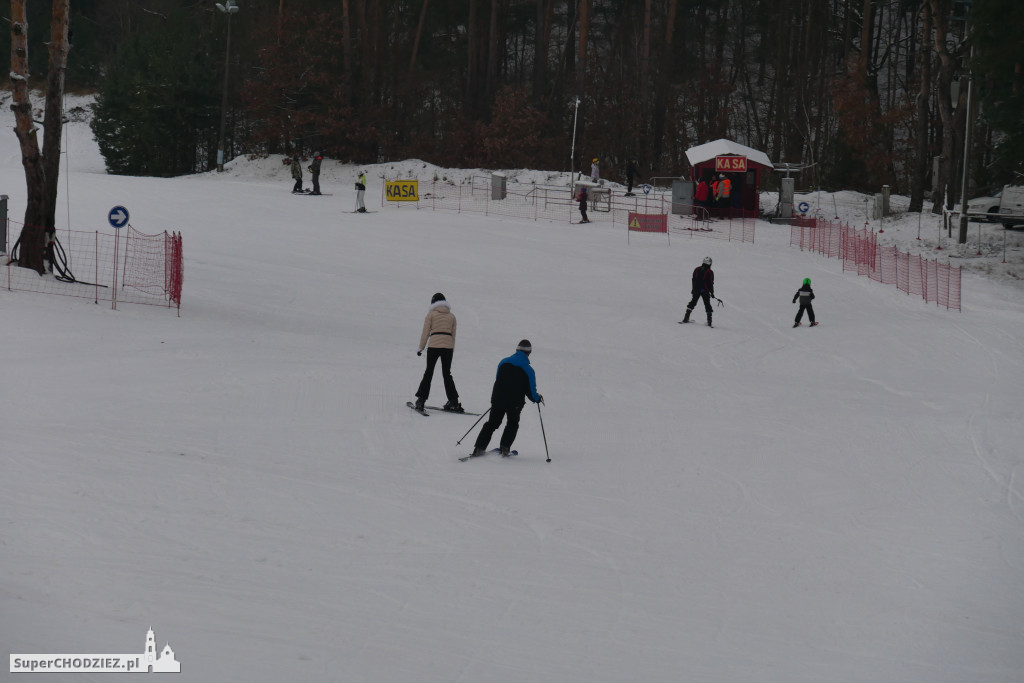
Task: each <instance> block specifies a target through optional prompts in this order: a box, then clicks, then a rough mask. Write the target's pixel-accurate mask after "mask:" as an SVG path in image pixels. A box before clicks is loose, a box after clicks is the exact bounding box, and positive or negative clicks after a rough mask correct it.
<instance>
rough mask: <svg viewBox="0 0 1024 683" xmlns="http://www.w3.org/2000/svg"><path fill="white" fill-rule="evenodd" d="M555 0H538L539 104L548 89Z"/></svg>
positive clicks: (535, 83)
mask: <svg viewBox="0 0 1024 683" xmlns="http://www.w3.org/2000/svg"><path fill="white" fill-rule="evenodd" d="M554 9H555V3H554V0H537V35H536V37H535V38H534V45H533V101H534V102H535V103H537V104H539V103H540V102H541V101H542V100H543V98H544V94H545V91H546V90H547V67H548V51H549V50H550V42H551V19H552V15H553V13H554Z"/></svg>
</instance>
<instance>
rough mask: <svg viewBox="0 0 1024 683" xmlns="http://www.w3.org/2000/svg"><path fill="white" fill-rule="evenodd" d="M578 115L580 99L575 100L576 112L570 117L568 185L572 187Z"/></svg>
mask: <svg viewBox="0 0 1024 683" xmlns="http://www.w3.org/2000/svg"><path fill="white" fill-rule="evenodd" d="M579 115H580V98H579V97H577V98H576V111H575V112H574V113H573V115H572V152H571V153H570V155H569V185H570V186H572V174H573V164H574V163H576V119H577V118H578V117H579Z"/></svg>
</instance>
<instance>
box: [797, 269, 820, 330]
mask: <svg viewBox="0 0 1024 683" xmlns="http://www.w3.org/2000/svg"><path fill="white" fill-rule="evenodd" d="M797 299H800V310H798V311H797V312H796V320H795V321H794V322H793V327H800V319H801V318H803V317H804V311H807V319H808V320H810V321H811V327H814V326H815V325H817V324H818V323H816V322H815V321H814V307H813V306H811V301H813V300H814V290H813V289H811V278H809V277H805V278H804V283H803V285H801V286H800V289H798V290H796V294H794V295H793V303H796V300H797Z"/></svg>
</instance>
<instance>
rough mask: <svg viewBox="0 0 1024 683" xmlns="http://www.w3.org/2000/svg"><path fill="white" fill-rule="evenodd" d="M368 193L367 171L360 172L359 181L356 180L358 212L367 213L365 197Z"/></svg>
mask: <svg viewBox="0 0 1024 683" xmlns="http://www.w3.org/2000/svg"><path fill="white" fill-rule="evenodd" d="M365 193H366V171H360V172H359V179H358V180H356V211H357V212H358V213H366V204H364V203H363V195H364V194H365Z"/></svg>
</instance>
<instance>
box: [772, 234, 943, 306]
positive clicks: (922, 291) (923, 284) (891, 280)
mask: <svg viewBox="0 0 1024 683" xmlns="http://www.w3.org/2000/svg"><path fill="white" fill-rule="evenodd" d="M789 243H790V245H791V246H798V247H800V249H801V250H803V249H806V250H809V251H816V252H818V253H820V254H824V255H825V256H828V257H830V258H839V259H841V260H842V262H843V270H844V271H854V272H856V273H857V274H858V275H864V276H867V277H870V278H871V279H872V280H875V281H876V282H881V283H882V284H887V285H895V286H896V287H897V288H898V289H899V290H900V291H901V292H906V293H907V294H916V295H919V296H921V298H923V299H924V300H925V301H927V302H928V303H932V302H935V303H936V304H937V305H939V306H944V307H945V308H948V309H952V310H957V311H959V310H960V302H961V289H960V288H961V273H960V268H959V266H950V265H949V264H945V263H939V262H938V261H937V260H929V259H926V258H922V257H921V256H920V255H916V254H908V253H906V252H903V251H900V250H899V249H897V248H896V247H895V246H888V247H887V246H880V245H879V244H878V234H877V233H876V232H874V231H873V230H868V229H867V228H862V229H859V230H857V229H854V228H851V227H850V226H849V225H847V224H840V223H837V222H833V221H828V220H821V219H818V218H807V219H794V222H793V224H792V227H791V228H790V233H789Z"/></svg>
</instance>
